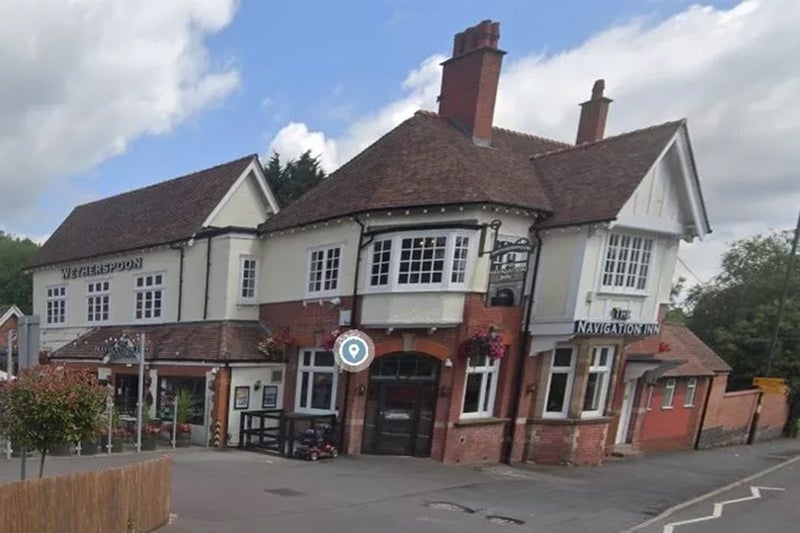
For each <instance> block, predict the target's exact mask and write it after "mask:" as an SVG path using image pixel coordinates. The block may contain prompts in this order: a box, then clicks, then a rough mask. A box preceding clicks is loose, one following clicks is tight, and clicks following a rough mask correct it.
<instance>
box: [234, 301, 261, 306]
mask: <svg viewBox="0 0 800 533" xmlns="http://www.w3.org/2000/svg"><path fill="white" fill-rule="evenodd" d="M236 305H238V306H239V307H253V306H256V305H258V302H257V301H256V300H239V301H237V302H236Z"/></svg>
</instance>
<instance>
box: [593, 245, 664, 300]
mask: <svg viewBox="0 0 800 533" xmlns="http://www.w3.org/2000/svg"><path fill="white" fill-rule="evenodd" d="M615 239H618V240H620V241H621V240H622V239H631V240H632V241H635V240H638V241H639V242H640V243H641V246H640V247H639V248H638V249H634V248H625V249H623V250H624V251H625V253H626V257H625V263H624V264H625V266H624V267H623V268H624V271H623V272H621V273H620V272H617V269H618V268H619V263H620V261H619V255H617V256H615V257H613V258H612V257H610V254H611V251H612V247H613V248H615V249H616V252H617V254H619V253H620V251H621V250H620V245H619V244H614V243H613V241H614V240H615ZM647 243H649V250H645V248H646V246H647ZM620 244H621V243H620ZM657 245H658V243H657V241H656V239H655V238H653V237H649V236H645V235H635V234H632V233H626V232H618V231H613V232H610V233H608V235H606V239H605V245H604V247H603V255H602V257H601V262H600V272H599V279H598V280H597V281H598V284H597V286H598V287H599V288H600V292H605V293H618V294H632V295H642V296H645V295H647V294H648V288H649V287H650V286H651V284H652V279H651V278H652V277H653V265H654V264H655V263H656V258H655V255H656V249H657ZM634 253H635V254H636V257H637V259H636V262H635V263H634V262H633V261H631V260H630V254H634ZM645 253H647V254H648V259H647V262H646V263H645V262H643V261H642V260H641V258H642V256H643V255H644V254H645ZM609 261H613V262H614V263H613V267H612V268H613V270H612V273H611V274H608V276H610V277H611V282H610V283H607V279H606V277H607V274H606V268H608V264H609ZM642 269H644V271H645V273H644V276H642V275H641V270H642ZM619 276H622V284H621V285H619V284H617V278H618V277H619ZM631 278H632V279H633V286H632V287H629V286H628V282H629V280H630V279H631ZM642 284H643V287H640V285H642Z"/></svg>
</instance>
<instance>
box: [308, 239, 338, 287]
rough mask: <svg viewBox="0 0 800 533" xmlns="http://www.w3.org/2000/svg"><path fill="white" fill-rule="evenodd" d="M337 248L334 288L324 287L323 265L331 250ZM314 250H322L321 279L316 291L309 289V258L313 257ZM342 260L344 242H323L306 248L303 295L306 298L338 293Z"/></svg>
mask: <svg viewBox="0 0 800 533" xmlns="http://www.w3.org/2000/svg"><path fill="white" fill-rule="evenodd" d="M337 249H338V250H339V264H338V265H337V266H336V277H335V280H336V288H334V289H327V290H326V289H324V288H322V287H324V285H325V265H326V263H327V262H328V255H329V254H330V253H331V252H332V251H333V250H337ZM315 252H323V253H324V255H323V259H322V267H323V268H322V279H321V280H320V283H321V285H320V287H321V289H320V290H318V291H312V290H311V287H310V285H311V258H312V257H313V255H314V253H315ZM343 261H344V243H340V242H339V243H333V244H324V245H321V246H314V247H311V248H308V249H307V250H306V275H305V278H304V281H303V283H304V284H305V295H306V298H324V297H327V296H333V295H335V294H339V293H340V292H341V291H342V262H343Z"/></svg>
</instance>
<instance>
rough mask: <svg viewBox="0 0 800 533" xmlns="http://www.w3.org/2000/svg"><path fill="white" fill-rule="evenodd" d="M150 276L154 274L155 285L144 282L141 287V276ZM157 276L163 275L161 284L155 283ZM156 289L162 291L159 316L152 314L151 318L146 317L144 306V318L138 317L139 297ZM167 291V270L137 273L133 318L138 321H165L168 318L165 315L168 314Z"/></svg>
mask: <svg viewBox="0 0 800 533" xmlns="http://www.w3.org/2000/svg"><path fill="white" fill-rule="evenodd" d="M148 276H152V277H153V285H149V286H148V285H144V282H143V284H142V286H141V287H139V285H138V283H139V279H140V278H144V279H146V278H147V277H148ZM156 276H161V283H159V284H156V283H155V277H156ZM155 291H160V292H161V298H160V300H161V308H160V315H159V316H157V317H156V316H151V317H150V318H146V317H145V316H144V308H143V309H142V318H138V317H137V316H136V311H137V309H136V304H137V299H138V296H139V294H144V293H147V292H155ZM166 293H167V274H166V272H165V271H163V270H157V271H153V272H142V273H140V274H136V275H135V276H134V277H133V320H134V321H135V322H137V323H154V322H164V320H165V319H166V318H165V315H166V305H167V303H166V302H167V299H166ZM153 302H155V297H154V298H153ZM153 310H154V311H155V306H153Z"/></svg>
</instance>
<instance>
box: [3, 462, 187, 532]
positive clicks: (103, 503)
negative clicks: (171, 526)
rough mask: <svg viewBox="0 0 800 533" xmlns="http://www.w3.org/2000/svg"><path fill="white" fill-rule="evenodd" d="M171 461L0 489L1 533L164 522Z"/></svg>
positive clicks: (140, 527)
mask: <svg viewBox="0 0 800 533" xmlns="http://www.w3.org/2000/svg"><path fill="white" fill-rule="evenodd" d="M171 492H172V457H168V456H164V457H160V458H158V459H154V460H151V461H145V462H142V463H137V464H133V465H129V466H123V467H119V468H110V469H108V470H101V471H97V472H80V473H77V474H71V475H67V476H59V477H52V478H43V479H34V480H28V481H18V482H15V483H9V484H6V485H0V531H3V533H33V532H35V533H95V532H96V533H117V532H119V533H129V532H136V533H139V532H145V531H152V530H154V529H156V528H159V527H161V526H163V525H165V524H166V523H167V521H168V520H169V507H170V495H171Z"/></svg>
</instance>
